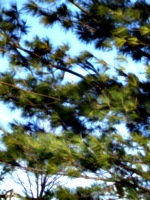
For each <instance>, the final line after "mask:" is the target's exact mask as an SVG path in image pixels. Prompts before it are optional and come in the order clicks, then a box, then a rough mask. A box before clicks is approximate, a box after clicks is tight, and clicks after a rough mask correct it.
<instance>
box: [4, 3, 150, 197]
mask: <svg viewBox="0 0 150 200" xmlns="http://www.w3.org/2000/svg"><path fill="white" fill-rule="evenodd" d="M23 12H26V14H31V15H32V16H34V17H38V18H40V24H41V25H44V26H46V28H49V27H51V25H53V24H54V23H59V24H61V25H62V27H63V28H65V29H67V30H71V31H72V32H73V33H74V34H76V36H77V37H78V38H79V39H80V40H81V41H83V42H86V43H89V44H90V43H94V44H95V47H96V48H97V49H105V50H110V49H112V48H116V49H117V50H118V53H122V54H121V55H119V56H118V58H117V63H118V64H117V63H116V66H111V67H110V66H109V64H108V63H107V61H104V60H102V59H99V58H98V57H96V56H95V55H94V54H93V53H92V52H88V51H82V52H79V53H78V54H76V55H70V47H69V45H66V44H63V45H60V46H58V47H55V46H54V45H53V44H52V41H50V39H49V38H41V37H40V36H39V35H37V36H34V37H33V38H30V37H29V38H28V37H27V36H28V32H27V30H29V27H28V26H27V24H26V23H25V21H24V20H22V18H23V16H22V14H23ZM1 13H2V14H1V17H0V52H1V54H2V55H3V56H4V57H5V58H7V60H8V62H9V69H8V70H5V71H3V72H0V100H1V101H2V102H3V103H5V105H7V106H9V107H10V108H11V109H16V108H17V109H20V110H21V119H20V121H14V122H12V123H10V130H4V129H3V128H2V129H1V132H2V136H1V143H2V144H3V146H4V147H3V148H1V149H0V162H1V166H2V172H1V175H2V178H3V174H5V173H12V174H13V173H17V172H18V169H19V170H22V173H25V174H26V176H27V179H28V184H29V187H28V188H26V186H25V185H26V184H27V183H25V182H23V181H22V180H21V178H19V177H18V182H19V184H20V185H21V186H22V187H23V189H24V195H25V196H26V197H25V198H26V199H37V200H41V199H45V200H46V199H53V198H56V199H60V200H63V199H68V200H69V199H70V200H71V199H74V200H79V199H86V200H92V199H93V200H95V199H97V200H98V199H114V200H115V199H149V193H150V174H149V166H150V143H149V137H150V80H149V78H150V70H149V64H148V63H149V59H150V54H149V52H150V26H149V20H150V19H149V13H150V4H149V3H148V2H147V1H144V0H137V1H134V2H133V1H129V0H125V1H122V0H115V1H107V0H89V1H85V0H80V1H74V0H68V1H67V0H66V1H62V2H60V1H54V0H52V1H49V0H42V1H41V0H37V1H28V2H27V3H25V4H24V7H23V8H22V9H21V10H18V8H17V5H14V4H13V5H11V6H10V8H9V9H6V8H3V9H2V10H1ZM30 28H32V27H30ZM24 35H25V36H26V38H28V39H24ZM74 48H75V47H74ZM106 53H107V52H106ZM124 55H129V56H131V58H132V59H133V60H136V61H144V62H143V65H145V67H146V70H145V79H144V80H143V81H142V80H141V79H140V78H139V77H138V75H136V74H133V73H127V72H126V70H125V69H123V67H120V65H121V64H123V62H124V61H126V58H125V57H124ZM131 67H133V66H131ZM135 67H136V66H135ZM110 68H114V71H115V76H112V75H111V74H110V72H109V70H110ZM76 69H80V70H82V71H83V70H84V72H83V74H81V73H79V70H78V71H77V70H76ZM66 73H70V74H71V75H74V76H76V77H77V78H78V79H77V81H76V82H69V81H66V79H65V77H66ZM119 127H122V129H121V128H119ZM62 177H67V178H68V180H69V179H76V180H78V179H79V178H82V179H83V180H84V181H86V179H89V180H92V181H93V182H94V184H93V185H89V186H88V187H80V186H79V187H77V188H66V187H63V181H62V182H61V181H58V180H59V178H62ZM32 182H34V184H33V183H32ZM34 188H36V189H34ZM35 191H36V192H35Z"/></svg>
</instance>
